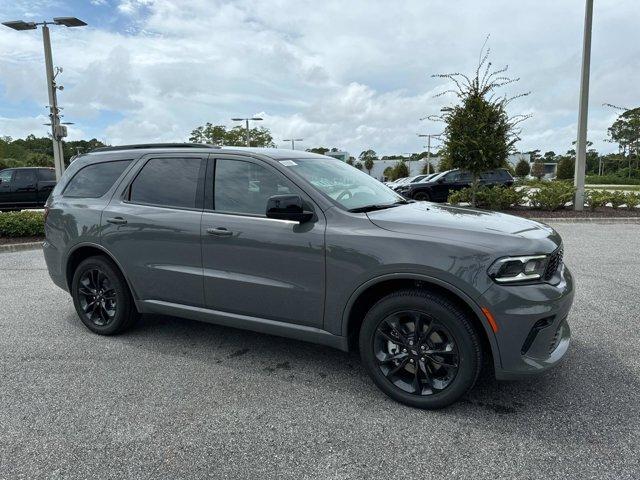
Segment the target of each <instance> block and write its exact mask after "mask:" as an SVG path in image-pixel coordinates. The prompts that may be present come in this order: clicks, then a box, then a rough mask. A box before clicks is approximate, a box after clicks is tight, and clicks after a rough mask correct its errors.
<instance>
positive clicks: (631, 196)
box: [624, 192, 640, 210]
mask: <svg viewBox="0 0 640 480" xmlns="http://www.w3.org/2000/svg"><path fill="white" fill-rule="evenodd" d="M624 203H625V205H626V206H627V208H628V209H629V210H633V209H634V208H636V207H637V206H638V205H640V194H638V193H635V192H627V193H626V194H625V199H624Z"/></svg>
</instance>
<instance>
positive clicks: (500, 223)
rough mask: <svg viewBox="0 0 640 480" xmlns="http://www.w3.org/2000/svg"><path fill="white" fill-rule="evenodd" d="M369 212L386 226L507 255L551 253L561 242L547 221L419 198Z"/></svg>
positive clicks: (372, 218)
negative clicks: (421, 200) (415, 200)
mask: <svg viewBox="0 0 640 480" xmlns="http://www.w3.org/2000/svg"><path fill="white" fill-rule="evenodd" d="M367 215H368V217H369V220H371V222H373V223H374V224H375V225H377V226H378V227H380V228H384V229H385V230H390V231H393V232H398V233H404V234H410V235H420V236H426V237H430V238H432V239H438V240H440V241H451V242H461V243H464V244H467V245H476V246H481V247H483V249H485V250H487V251H496V252H499V253H501V254H504V255H511V254H518V255H520V254H536V253H551V252H552V251H554V250H555V249H556V248H557V247H558V245H560V243H561V239H560V236H559V235H558V234H557V233H556V232H555V230H553V229H552V228H551V227H549V226H547V225H544V224H542V223H539V222H534V221H532V220H527V219H525V218H522V217H516V216H513V215H507V214H504V213H497V212H491V211H486V210H479V209H474V208H463V207H452V206H448V205H440V204H437V203H430V202H415V203H409V204H407V205H402V206H399V207H395V208H388V209H385V210H378V211H374V212H369V213H368V214H367Z"/></svg>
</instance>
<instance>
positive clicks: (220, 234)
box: [207, 227, 233, 237]
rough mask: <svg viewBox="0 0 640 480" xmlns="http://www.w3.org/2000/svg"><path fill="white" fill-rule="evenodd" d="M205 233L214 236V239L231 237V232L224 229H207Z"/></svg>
mask: <svg viewBox="0 0 640 480" xmlns="http://www.w3.org/2000/svg"><path fill="white" fill-rule="evenodd" d="M207 233H208V234H209V235H215V236H216V237H230V236H231V235H233V232H232V231H231V230H227V229H226V228H224V227H217V228H207Z"/></svg>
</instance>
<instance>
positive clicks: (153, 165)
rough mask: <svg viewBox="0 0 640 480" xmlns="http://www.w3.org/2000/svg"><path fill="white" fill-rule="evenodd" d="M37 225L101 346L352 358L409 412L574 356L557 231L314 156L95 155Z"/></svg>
mask: <svg viewBox="0 0 640 480" xmlns="http://www.w3.org/2000/svg"><path fill="white" fill-rule="evenodd" d="M45 215H46V220H45V228H46V241H45V242H44V246H43V248H44V255H45V258H46V262H47V266H48V269H49V273H50V275H51V278H52V279H53V281H54V282H55V283H56V284H57V285H59V286H60V287H61V288H63V289H65V290H67V291H68V292H70V293H71V296H72V297H73V302H74V305H75V308H76V310H77V312H78V315H79V317H80V319H81V320H82V322H83V323H84V324H85V325H86V326H87V328H89V329H90V330H92V331H93V332H95V333H98V334H102V335H110V334H115V333H119V332H122V331H123V330H124V329H126V328H127V327H129V326H130V325H131V324H132V322H133V321H134V320H135V319H136V317H137V316H138V315H140V314H143V313H147V314H165V315H173V316H176V317H183V318H190V319H195V320H201V321H205V322H211V323H216V324H222V325H227V326H231V327H237V328H245V329H249V330H254V331H257V332H262V333H268V334H273V335H281V336H285V337H291V338H295V339H299V340H305V341H309V342H314V343H320V344H323V345H328V346H331V347H335V348H338V349H341V350H345V351H347V350H352V349H358V350H359V352H360V356H361V358H362V362H363V364H364V366H365V367H366V370H367V371H368V373H369V375H370V376H371V378H372V379H373V381H374V382H375V383H376V385H377V386H378V387H380V389H381V390H382V391H383V392H384V393H386V394H387V395H389V396H390V397H392V398H394V399H396V400H398V401H400V402H402V403H405V404H407V405H411V406H414V407H420V408H439V407H443V406H446V405H449V404H451V403H452V402H454V401H455V400H457V399H458V398H460V397H461V396H462V395H464V394H466V393H467V392H468V391H469V390H470V389H471V388H472V386H473V385H474V383H475V381H476V379H477V377H478V374H479V372H480V369H481V366H482V365H483V364H485V365H486V366H487V367H492V368H493V370H494V371H495V375H496V377H497V378H499V379H506V378H513V377H521V376H526V375H528V374H535V373H539V372H542V371H544V370H546V369H548V368H550V367H552V366H553V365H555V364H557V363H558V362H559V361H560V359H561V358H562V357H563V356H564V354H565V352H566V351H567V348H568V346H569V337H570V331H569V326H568V324H567V314H568V313H569V309H570V307H571V303H572V301H573V282H572V279H571V275H570V273H569V270H568V269H567V268H566V266H565V265H564V263H563V261H562V242H561V239H560V236H559V235H558V234H557V233H556V232H555V231H554V230H553V229H552V228H550V227H548V226H546V225H543V224H540V223H536V222H532V221H529V220H525V219H522V218H517V217H512V216H509V215H503V214H499V213H493V212H487V211H481V210H475V209H470V208H454V207H449V206H442V205H437V204H434V203H429V202H415V201H412V200H406V199H404V198H402V197H401V196H399V195H398V194H397V193H395V192H393V191H392V190H391V189H390V188H388V187H386V186H385V185H383V184H382V183H380V182H378V181H377V180H375V179H373V178H372V177H370V176H369V175H367V174H366V173H363V172H361V171H359V170H358V169H356V168H353V167H351V166H349V165H347V164H346V163H344V162H341V161H340V160H336V159H333V158H329V157H325V156H322V155H315V154H311V153H305V152H299V151H288V150H276V149H243V148H216V147H213V146H205V145H190V144H164V145H133V146H124V147H110V148H102V149H97V150H94V151H92V152H91V153H88V154H85V155H82V156H80V157H78V158H77V159H76V160H75V161H74V162H73V163H72V164H71V166H70V167H69V169H68V170H67V171H66V172H65V174H64V176H63V177H62V179H61V181H60V182H59V183H58V184H57V185H56V187H55V189H54V190H53V192H52V194H51V196H50V198H49V200H48V201H47V205H46V209H45ZM483 359H486V362H483Z"/></svg>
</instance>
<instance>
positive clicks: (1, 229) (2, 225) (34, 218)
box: [0, 210, 44, 237]
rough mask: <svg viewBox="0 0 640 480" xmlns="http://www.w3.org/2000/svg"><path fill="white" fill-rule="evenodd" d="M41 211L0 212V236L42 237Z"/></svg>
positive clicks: (42, 222) (42, 221) (42, 219)
mask: <svg viewBox="0 0 640 480" xmlns="http://www.w3.org/2000/svg"><path fill="white" fill-rule="evenodd" d="M42 236H44V217H43V215H42V212H34V211H28V210H25V211H22V212H7V213H0V237H42Z"/></svg>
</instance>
